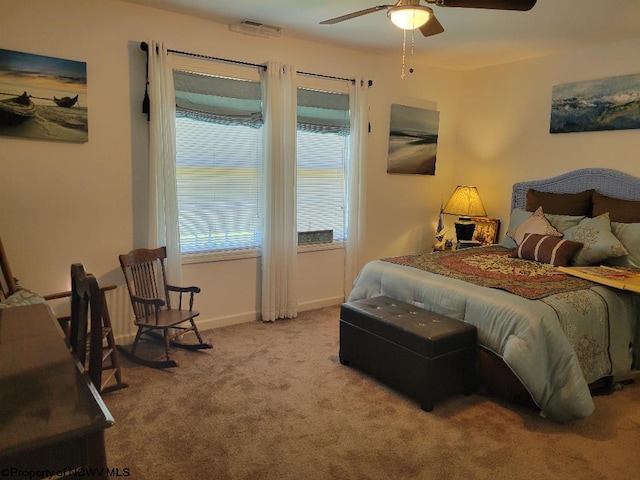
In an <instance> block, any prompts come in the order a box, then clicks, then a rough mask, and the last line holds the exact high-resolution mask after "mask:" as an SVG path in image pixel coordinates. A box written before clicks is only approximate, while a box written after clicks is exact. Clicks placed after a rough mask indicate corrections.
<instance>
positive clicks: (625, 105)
mask: <svg viewBox="0 0 640 480" xmlns="http://www.w3.org/2000/svg"><path fill="white" fill-rule="evenodd" d="M639 112H640V74H635V75H625V76H621V77H613V78H604V79H599V80H590V81H586V82H577V83H567V84H564V85H555V86H554V87H553V94H552V102H551V127H550V132H551V133H569V132H590V131H597V130H626V129H633V128H640V113H639Z"/></svg>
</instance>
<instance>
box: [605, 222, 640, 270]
mask: <svg viewBox="0 0 640 480" xmlns="http://www.w3.org/2000/svg"><path fill="white" fill-rule="evenodd" d="M611 233H613V234H614V235H615V236H616V238H617V239H618V240H620V242H621V243H622V244H623V245H624V247H625V248H626V249H627V251H628V252H629V254H628V255H625V256H622V257H617V258H611V259H609V260H608V261H607V263H608V264H609V265H617V266H620V267H636V268H640V223H621V222H611Z"/></svg>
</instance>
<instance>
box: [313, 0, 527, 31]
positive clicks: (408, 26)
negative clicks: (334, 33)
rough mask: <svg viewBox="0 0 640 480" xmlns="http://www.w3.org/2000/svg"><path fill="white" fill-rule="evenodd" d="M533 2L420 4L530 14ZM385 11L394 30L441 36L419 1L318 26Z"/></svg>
mask: <svg viewBox="0 0 640 480" xmlns="http://www.w3.org/2000/svg"><path fill="white" fill-rule="evenodd" d="M536 1H537V0H424V3H426V4H428V5H435V6H437V7H460V8H490V9H494V10H519V11H527V10H531V9H532V8H533V6H534V5H535V4H536ZM385 9H386V10H387V16H388V17H389V19H390V20H391V21H392V22H393V23H394V24H395V25H396V26H398V27H400V28H402V29H403V30H413V29H415V28H418V29H420V32H422V35H424V36H425V37H430V36H432V35H437V34H438V33H442V32H444V28H443V27H442V25H441V24H440V22H439V21H438V20H437V19H436V17H435V15H434V13H433V10H432V9H431V8H429V7H425V6H423V5H420V0H398V2H396V3H395V4H393V5H379V6H377V7H370V8H365V9H364V10H359V11H357V12H352V13H348V14H346V15H341V16H339V17H335V18H330V19H329V20H325V21H323V22H320V24H322V25H327V24H329V25H332V24H334V23H340V22H344V21H345V20H351V19H352V18H356V17H360V16H362V15H367V14H369V13H374V12H377V11H379V10H385Z"/></svg>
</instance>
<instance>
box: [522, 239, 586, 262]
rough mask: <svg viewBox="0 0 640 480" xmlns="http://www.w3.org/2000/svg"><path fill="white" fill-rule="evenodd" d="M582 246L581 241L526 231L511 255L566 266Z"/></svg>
mask: <svg viewBox="0 0 640 480" xmlns="http://www.w3.org/2000/svg"><path fill="white" fill-rule="evenodd" d="M580 247H582V244H581V243H580V242H574V241H571V240H565V239H564V238H558V237H550V236H548V235H538V234H536V233H526V234H525V236H524V239H523V240H522V243H521V244H520V245H518V248H517V249H516V250H515V251H514V252H513V253H512V254H511V256H512V257H516V258H523V259H525V260H535V261H536V262H541V263H549V264H551V265H553V266H554V267H560V266H562V267H566V266H567V265H569V262H570V261H571V258H573V255H574V254H575V253H576V252H577V251H578V249H579V248H580Z"/></svg>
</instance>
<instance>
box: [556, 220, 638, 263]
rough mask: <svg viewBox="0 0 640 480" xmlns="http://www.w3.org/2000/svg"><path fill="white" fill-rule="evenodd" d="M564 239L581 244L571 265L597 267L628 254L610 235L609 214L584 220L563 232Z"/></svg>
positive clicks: (618, 241)
mask: <svg viewBox="0 0 640 480" xmlns="http://www.w3.org/2000/svg"><path fill="white" fill-rule="evenodd" d="M564 238H566V239H567V240H573V241H575V242H581V243H583V246H582V248H581V249H580V250H579V251H578V252H577V253H576V254H575V255H574V257H573V260H572V262H571V264H572V265H578V266H586V265H598V264H600V263H602V262H603V261H605V260H607V259H609V258H615V257H622V256H623V255H627V254H628V253H629V252H628V251H627V249H626V248H625V247H624V245H623V244H622V243H621V242H620V240H618V239H617V238H616V236H615V235H614V234H613V233H611V222H610V221H609V214H608V213H604V214H602V215H599V216H597V217H595V218H585V219H584V220H582V221H581V222H580V223H579V224H578V225H576V226H575V227H571V228H569V229H568V230H566V231H565V232H564Z"/></svg>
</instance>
